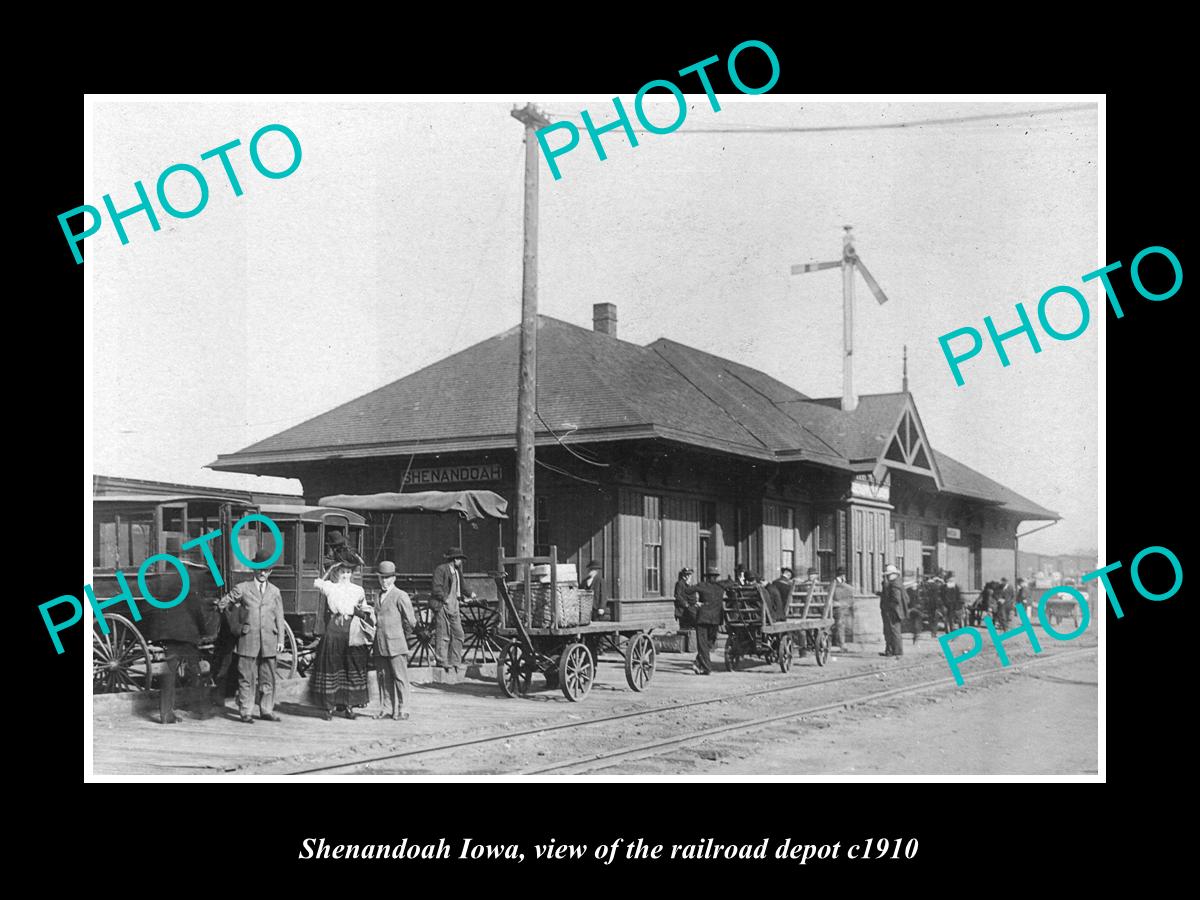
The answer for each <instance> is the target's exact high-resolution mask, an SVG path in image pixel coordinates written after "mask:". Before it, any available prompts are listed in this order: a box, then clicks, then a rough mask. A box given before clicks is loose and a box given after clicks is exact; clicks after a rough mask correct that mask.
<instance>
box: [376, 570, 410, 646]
mask: <svg viewBox="0 0 1200 900" xmlns="http://www.w3.org/2000/svg"><path fill="white" fill-rule="evenodd" d="M405 623H407V624H408V627H409V628H410V629H412V628H415V627H416V625H417V617H416V615H414V613H413V606H412V600H411V599H409V596H408V594H406V593H405V592H404V591H402V590H400V588H398V587H396V586H395V585H393V586H392V587H391V588H390V589H389V590H388V592H387V593H386V594H383V595H382V596H381V597H379V598H378V599H377V600H376V601H375V626H376V627H375V652H376V653H377V654H378V655H379V656H407V655H408V654H409V653H410V652H411V648H410V647H409V646H408V642H407V641H406V640H405V639H404V625H405Z"/></svg>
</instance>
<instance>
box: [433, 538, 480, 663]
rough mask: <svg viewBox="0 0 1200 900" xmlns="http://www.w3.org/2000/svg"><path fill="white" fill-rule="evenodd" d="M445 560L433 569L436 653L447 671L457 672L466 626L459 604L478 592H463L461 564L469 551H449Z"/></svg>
mask: <svg viewBox="0 0 1200 900" xmlns="http://www.w3.org/2000/svg"><path fill="white" fill-rule="evenodd" d="M445 559H446V562H444V563H441V564H440V565H439V566H438V567H437V568H436V569H434V570H433V597H432V599H431V601H430V603H429V605H430V606H431V607H433V624H434V638H435V639H434V656H435V659H436V662H437V664H438V665H439V666H441V667H442V670H443V671H444V672H449V671H450V670H451V669H453V670H454V671H455V672H456V673H457V672H458V670H459V667H460V666H461V665H462V650H463V640H464V635H463V627H462V615H461V614H460V612H459V605H460V604H461V603H462V601H463V600H470V599H471V598H473V597H474V596H475V595H474V594H472V593H466V594H464V593H463V589H462V567H463V563H464V562H466V559H467V557H466V554H465V553H463V552H462V548H461V547H451V548H450V549H449V550H447V551H446V556H445Z"/></svg>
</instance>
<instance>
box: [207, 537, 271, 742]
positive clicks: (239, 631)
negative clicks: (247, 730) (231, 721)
mask: <svg viewBox="0 0 1200 900" xmlns="http://www.w3.org/2000/svg"><path fill="white" fill-rule="evenodd" d="M273 556H275V554H274V553H272V552H270V551H268V550H266V549H263V550H259V551H258V553H256V554H255V556H254V562H255V563H265V562H266V561H267V560H269V559H271V557H273ZM270 577H271V569H270V568H264V569H256V570H255V572H254V580H253V581H243V582H242V583H241V584H238V585H235V586H234V588H233V590H231V591H230V592H229V593H228V594H226V595H225V596H224V597H222V598H221V600H220V601H219V602H218V608H219V609H222V610H223V609H225V607H226V606H228V605H229V604H234V605H235V606H236V614H235V616H234V617H233V618H234V621H236V622H237V623H238V627H237V628H236V629H235V634H236V636H237V647H236V648H235V652H236V653H237V673H238V689H237V705H238V717H239V719H240V721H242V722H244V723H246V724H247V725H253V724H254V719H252V718H250V711H251V710H252V709H254V702H255V699H256V698H257V700H258V707H259V712H260V715H259V718H260V719H265V720H267V721H268V722H278V721H280V719H279V716H277V715H275V655H276V654H278V653H281V652H283V636H284V633H285V631H286V629H287V623H286V622H285V621H284V618H283V597H282V596H280V593H279V588H277V587H275V585H273V584H271V583H270V582H269V581H268V580H267V579H269V578H270Z"/></svg>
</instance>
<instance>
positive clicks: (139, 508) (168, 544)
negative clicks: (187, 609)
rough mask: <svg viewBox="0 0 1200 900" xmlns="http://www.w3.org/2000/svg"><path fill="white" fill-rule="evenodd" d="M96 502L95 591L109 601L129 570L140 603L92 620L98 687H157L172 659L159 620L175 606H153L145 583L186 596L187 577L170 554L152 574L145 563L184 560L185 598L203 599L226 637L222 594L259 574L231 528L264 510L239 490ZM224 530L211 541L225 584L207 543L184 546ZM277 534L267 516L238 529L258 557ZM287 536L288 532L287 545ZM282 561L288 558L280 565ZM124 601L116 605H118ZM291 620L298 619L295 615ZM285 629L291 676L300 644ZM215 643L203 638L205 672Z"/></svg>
mask: <svg viewBox="0 0 1200 900" xmlns="http://www.w3.org/2000/svg"><path fill="white" fill-rule="evenodd" d="M271 508H272V509H273V507H271ZM92 509H93V514H92V528H93V534H92V538H93V544H92V546H93V551H92V567H93V569H92V590H93V591H94V592H95V595H96V599H97V600H98V601H101V602H102V601H104V600H109V599H112V598H115V597H118V596H120V595H121V594H122V588H121V584H120V581H119V579H118V577H117V575H118V573H121V574H122V575H123V576H124V580H125V584H126V585H127V586H128V590H129V593H130V596H132V598H133V603H134V604H135V605H136V607H137V610H138V614H139V615H138V616H135V615H134V613H133V611H132V609H127V610H125V611H123V612H114V611H105V612H104V614H103V615H102V616H100V617H98V618H97V619H96V621H95V623H94V625H93V627H92V691H93V693H98V694H102V693H114V692H119V691H145V690H149V689H150V688H151V687H152V686H153V683H154V678H155V676H157V675H161V674H162V672H163V670H164V667H165V665H166V662H165V658H166V655H165V653H164V650H163V647H162V645H161V644H160V643H159V642H158V626H159V624H160V623H163V622H165V621H166V617H165V613H166V612H167V611H166V610H162V609H160V608H158V607H156V606H154V605H152V604H151V603H150V602H149V601H148V599H147V598H146V597H144V596H143V595H142V593H141V591H142V586H141V582H142V581H143V580H144V582H145V588H146V590H148V591H149V592H150V594H151V595H152V596H153V597H154V598H156V599H158V600H161V601H164V602H165V601H169V600H170V599H171V598H173V597H177V596H178V595H179V593H180V590H181V588H182V578H181V577H180V574H179V571H178V570H177V569H176V568H175V567H174V566H173V565H171V564H170V563H168V562H166V561H165V560H160V561H157V562H154V563H152V564H151V566H150V567H149V568H147V570H146V572H145V578H144V579H139V578H138V577H137V572H138V570H139V567H140V566H141V565H142V563H143V562H145V561H146V560H147V559H149V558H150V557H152V556H155V555H156V554H170V555H171V556H174V557H176V558H177V559H179V560H180V561H181V562H182V563H183V565H184V566H186V568H187V572H188V581H189V589H188V592H187V596H186V597H185V598H184V599H183V600H182V601H181V602H182V603H185V604H198V605H199V607H200V609H201V610H202V612H203V613H204V614H205V616H206V618H207V620H208V622H209V623H210V626H211V627H210V628H209V629H208V630H209V635H208V636H209V637H212V636H213V635H217V641H220V639H221V635H220V629H221V628H225V627H227V626H224V625H223V624H222V623H221V617H219V616H218V615H217V614H216V610H215V601H216V600H217V598H218V597H220V596H221V594H223V593H225V591H227V590H229V588H230V586H231V585H232V584H234V583H236V582H237V581H239V580H243V579H249V578H250V577H252V574H253V572H252V570H251V569H250V567H249V566H247V565H245V563H243V562H242V561H241V560H240V559H238V557H237V556H236V555H235V554H234V553H233V550H232V548H231V546H230V544H229V541H228V535H229V533H230V530H231V528H232V526H233V524H234V523H235V522H237V521H238V520H239V519H241V518H243V517H244V516H246V515H248V514H250V513H255V512H259V511H260V510H259V507H257V506H255V505H253V504H251V503H247V502H246V501H244V500H242V499H238V498H234V497H220V496H216V497H214V496H193V495H161V494H129V495H106V496H99V497H96V498H95V499H94V501H93V504H92ZM269 515H272V518H273V517H274V514H269ZM282 527H283V526H282V525H281V528H282ZM217 530H219V531H220V535H219V536H218V537H216V538H214V539H212V540H211V541H209V542H208V544H207V546H208V547H209V549H210V551H211V553H212V558H213V560H214V563H215V565H216V567H217V570H218V571H219V572H220V573H221V580H222V581H223V583H224V584H223V586H218V585H217V583H216V579H215V578H214V576H213V573H212V571H211V570H210V568H209V566H208V563H207V561H206V560H205V558H204V553H203V551H202V550H201V548H200V546H197V547H195V548H192V549H188V550H184V549H183V545H184V544H186V543H188V542H189V541H191V540H193V539H195V538H198V537H201V536H203V535H205V534H208V533H210V532H212V531H217ZM264 534H266V535H267V541H266V542H264V540H263V535H264ZM270 537H271V535H270V532H269V531H267V529H266V527H265V526H264V525H263V523H261V522H259V521H257V520H255V521H251V522H249V523H247V524H246V525H244V526H243V527H242V528H241V529H240V530H239V532H238V545H239V548H240V550H241V553H242V555H243V556H244V557H245V558H246V559H253V558H254V554H255V553H257V552H258V550H259V548H260V546H266V543H269V542H270ZM286 541H287V532H286V531H285V547H286ZM282 568H283V566H282V564H281V565H280V568H279V569H277V570H276V571H277V572H278V571H280V569H282ZM117 608H119V607H117V606H115V605H114V606H113V607H111V610H115V609H117ZM285 609H286V604H285ZM139 616H140V618H139ZM289 619H291V620H292V621H295V619H294V617H290V616H289ZM284 631H285V634H284V636H283V643H284V652H283V653H281V654H279V657H278V663H277V665H278V669H279V673H280V676H281V677H284V678H287V677H290V676H292V675H295V674H296V669H297V662H298V659H299V652H298V649H299V648H298V644H297V641H296V637H295V634H294V632H293V630H292V628H291V627H290V625H289V627H286V628H285V629H284ZM215 646H216V643H215V642H214V641H213V640H208V641H205V642H203V643H202V644H201V645H200V651H201V659H202V671H204V670H205V669H206V668H207V667H208V664H209V663H210V662H211V659H212V656H213V653H214V649H215Z"/></svg>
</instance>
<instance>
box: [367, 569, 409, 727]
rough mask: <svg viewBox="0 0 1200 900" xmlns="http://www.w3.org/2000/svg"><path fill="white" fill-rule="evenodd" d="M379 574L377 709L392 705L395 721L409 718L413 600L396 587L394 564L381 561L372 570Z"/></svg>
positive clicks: (380, 717) (378, 716)
mask: <svg viewBox="0 0 1200 900" xmlns="http://www.w3.org/2000/svg"><path fill="white" fill-rule="evenodd" d="M375 574H376V575H378V577H379V597H378V598H377V599H376V600H375V603H374V609H375V677H376V678H377V679H378V681H379V712H377V713H376V714H375V718H377V719H382V718H383V717H384V715H386V713H385V711H384V705H385V703H390V704H391V707H392V718H393V719H395V720H396V721H400V720H401V719H407V718H408V712H407V710H405V708H404V707H405V705H406V704H407V703H408V654H409V652H410V651H409V647H408V642H407V641H406V640H405V639H404V632H405V630H406V629H407V630H409V631H411V630H412V629H413V628H415V627H416V624H417V618H416V616H415V615H414V614H413V607H412V600H411V599H409V596H408V594H406V593H405V592H404V591H402V590H400V588H398V587H396V564H395V563H394V562H391V561H390V560H386V559H385V560H384V561H383V562H381V563H380V564H379V567H378V568H377V569H376V570H375Z"/></svg>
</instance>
